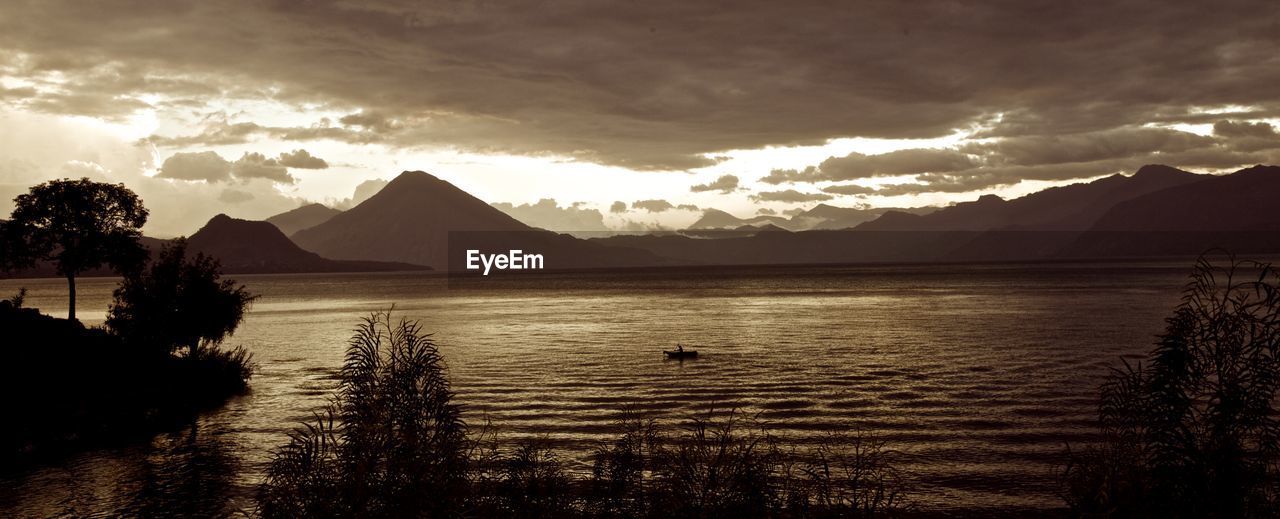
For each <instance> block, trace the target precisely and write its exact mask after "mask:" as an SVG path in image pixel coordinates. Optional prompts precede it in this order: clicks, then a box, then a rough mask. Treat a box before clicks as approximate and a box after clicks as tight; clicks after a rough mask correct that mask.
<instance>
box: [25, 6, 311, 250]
mask: <svg viewBox="0 0 1280 519" xmlns="http://www.w3.org/2000/svg"><path fill="white" fill-rule="evenodd" d="M0 23H3V22H0ZM0 37H2V36H0ZM3 66H4V59H3V54H2V53H0V68H2V67H3ZM4 119H5V123H4V124H0V143H3V144H2V145H0V150H2V153H0V215H7V214H8V212H9V211H10V210H12V205H11V204H8V202H10V201H11V200H12V198H13V196H16V195H17V194H19V193H22V192H26V191H27V189H28V188H29V187H30V186H32V185H35V184H37V183H39V182H43V181H46V180H48V179H52V178H62V177H66V176H69V175H73V176H75V177H79V176H88V177H90V178H94V179H96V180H99V181H103V182H110V183H122V184H124V185H125V186H126V187H128V188H129V189H131V190H133V191H134V192H135V193H137V194H138V196H139V197H141V198H142V202H143V204H144V205H145V206H146V208H147V209H148V210H149V211H150V212H151V217H150V218H149V219H148V220H147V225H146V227H144V228H143V232H144V233H145V234H146V235H148V236H152V237H157V238H168V237H173V236H179V235H189V234H191V233H193V232H195V231H196V230H197V229H199V228H200V227H201V226H202V225H204V224H205V222H207V221H208V220H209V218H211V217H213V216H214V215H216V214H218V213H227V214H230V215H231V216H234V217H237V218H246V219H250V220H260V219H264V218H267V217H269V216H272V215H274V214H278V213H280V212H283V211H287V210H289V209H293V208H296V207H298V205H299V204H300V203H301V202H302V200H301V199H299V198H296V197H293V196H290V195H288V194H286V193H284V192H282V191H281V190H280V189H279V184H277V183H275V182H273V181H270V180H266V179H258V178H251V179H240V180H238V181H236V183H235V184H234V186H230V185H228V184H227V183H225V182H222V181H217V180H215V181H213V182H209V181H207V180H206V178H209V177H212V178H214V179H225V178H226V175H227V174H226V171H227V170H228V169H229V168H230V163H229V162H227V161H226V160H225V159H223V158H222V157H220V156H217V155H216V154H200V153H193V154H190V155H189V156H178V157H176V158H175V157H173V156H170V157H168V159H163V156H162V157H161V158H156V157H155V155H154V154H153V150H152V149H150V148H148V147H142V146H137V145H136V143H135V142H133V140H132V139H131V138H125V137H121V136H120V135H119V134H117V133H115V132H114V131H112V129H111V128H107V127H104V126H99V125H86V124H83V123H82V122H81V121H75V120H69V119H67V118H64V117H59V116H55V115H49V114H42V113H35V112H22V111H18V112H13V113H8V114H6V115H5V116H4ZM162 159H163V160H162ZM170 159H171V160H170ZM165 162H168V164H167V167H165ZM157 166H159V167H157ZM200 168H211V171H205V172H201V171H200V170H199V169H200ZM157 169H159V170H161V171H160V172H159V173H157V174H156V176H154V177H152V176H148V174H149V172H151V171H155V170H157ZM166 171H167V172H168V173H169V175H171V176H173V175H176V176H177V177H196V181H181V180H175V179H174V178H171V177H166V176H165V175H164V173H165V172H166ZM228 187H233V190H235V191H240V192H244V193H247V194H249V195H252V196H253V198H252V199H249V200H245V201H242V202H239V203H237V204H234V205H232V204H229V203H228V202H225V201H222V200H219V198H221V197H223V196H224V191H226V190H227V188H228ZM230 196H233V197H234V196H235V195H230ZM239 198H244V197H239Z"/></svg>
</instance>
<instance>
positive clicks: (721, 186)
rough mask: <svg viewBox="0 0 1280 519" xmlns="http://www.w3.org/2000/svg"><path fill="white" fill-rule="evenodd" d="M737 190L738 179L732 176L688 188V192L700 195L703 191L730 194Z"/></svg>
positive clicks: (724, 176)
mask: <svg viewBox="0 0 1280 519" xmlns="http://www.w3.org/2000/svg"><path fill="white" fill-rule="evenodd" d="M736 189H738V177H737V176H734V175H723V176H721V177H720V178H717V179H715V180H713V181H711V182H708V183H706V184H697V185H694V186H692V187H690V188H689V191H692V192H694V193H701V192H704V191H719V192H721V193H725V194H728V193H732V192H733V191H734V190H736Z"/></svg>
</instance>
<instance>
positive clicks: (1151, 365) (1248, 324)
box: [1063, 257, 1280, 517]
mask: <svg viewBox="0 0 1280 519" xmlns="http://www.w3.org/2000/svg"><path fill="white" fill-rule="evenodd" d="M1278 282H1280V276H1278V275H1277V272H1276V271H1275V270H1274V269H1273V268H1271V266H1270V265H1266V264H1260V263H1255V262H1245V261H1236V260H1235V259H1234V258H1229V259H1228V261H1227V263H1226V264H1225V265H1221V266H1219V265H1216V264H1214V263H1213V262H1211V261H1210V260H1209V259H1207V258H1204V257H1202V258H1201V259H1200V260H1199V261H1197V264H1196V269H1195V272H1194V274H1193V275H1192V280H1191V282H1190V283H1189V284H1188V285H1187V287H1186V289H1185V290H1184V294H1183V298H1182V303H1181V304H1180V305H1179V306H1178V307H1177V309H1176V310H1175V311H1174V314H1173V316H1172V317H1170V318H1169V319H1167V327H1166V330H1165V332H1164V333H1163V334H1162V335H1161V336H1160V337H1159V339H1158V342H1157V345H1156V348H1155V349H1154V350H1153V351H1152V352H1151V354H1150V355H1149V356H1148V359H1147V361H1146V363H1145V365H1144V364H1142V363H1139V364H1137V365H1129V364H1128V363H1127V362H1126V363H1125V365H1124V367H1123V368H1121V369H1117V370H1115V372H1114V373H1113V374H1112V376H1111V377H1110V379H1109V380H1108V381H1107V382H1106V383H1105V384H1104V385H1103V387H1102V399H1101V404H1100V406H1099V418H1100V422H1101V427H1102V433H1103V437H1104V441H1103V442H1102V444H1101V445H1098V446H1093V447H1089V448H1086V449H1082V450H1080V451H1079V452H1078V453H1076V454H1075V455H1074V456H1072V457H1071V461H1070V462H1069V463H1068V465H1067V467H1066V470H1065V471H1064V478H1063V482H1064V491H1063V495H1064V498H1065V499H1066V501H1067V504H1068V505H1069V506H1071V508H1072V509H1073V510H1075V511H1076V512H1077V513H1079V514H1081V515H1121V516H1140V517H1151V516H1161V517H1258V516H1270V515H1273V514H1274V512H1275V510H1277V509H1280V508H1278V507H1280V414H1278V413H1277V409H1276V405H1275V399H1276V397H1277V392H1278V391H1280V290H1278V287H1280V283H1278Z"/></svg>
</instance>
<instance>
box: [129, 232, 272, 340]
mask: <svg viewBox="0 0 1280 519" xmlns="http://www.w3.org/2000/svg"><path fill="white" fill-rule="evenodd" d="M114 295H115V300H114V302H113V303H112V304H111V307H110V309H109V311H108V315H107V322H106V325H107V327H108V328H109V329H111V330H112V331H113V332H115V333H116V334H118V335H120V336H121V337H124V338H125V339H126V340H127V341H128V342H129V343H131V344H134V345H138V346H143V347H146V348H148V349H152V350H155V351H161V352H165V353H168V352H171V351H174V350H175V349H178V348H186V349H187V353H188V355H189V356H194V354H195V353H196V352H197V351H198V350H199V348H200V345H201V342H203V343H204V344H205V345H206V346H216V345H217V344H219V343H221V342H222V340H223V339H225V338H226V337H227V336H229V335H231V334H232V333H234V332H235V329H236V327H237V326H239V325H240V321H242V320H243V319H244V312H245V309H246V308H247V307H248V305H249V304H250V303H251V302H252V301H253V300H254V296H252V295H250V294H249V293H248V292H247V291H246V290H245V288H244V286H243V285H241V286H237V285H236V282H235V281H234V280H230V279H221V273H220V271H219V265H218V262H217V260H215V259H213V258H210V257H208V256H205V255H204V254H200V253H197V254H196V255H195V256H194V257H188V256H187V244H186V240H183V239H178V240H175V241H174V242H173V243H171V244H170V245H167V246H165V248H164V249H163V250H161V252H160V254H159V256H158V257H157V258H156V260H155V261H154V262H152V263H151V265H150V268H149V269H141V270H137V271H134V272H131V273H128V274H126V275H125V277H124V280H123V281H121V283H120V286H119V287H118V288H116V290H115V292H114Z"/></svg>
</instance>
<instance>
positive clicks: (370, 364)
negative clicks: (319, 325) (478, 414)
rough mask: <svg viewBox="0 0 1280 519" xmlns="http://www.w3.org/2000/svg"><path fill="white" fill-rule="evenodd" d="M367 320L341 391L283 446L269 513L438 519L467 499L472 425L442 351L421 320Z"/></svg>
mask: <svg viewBox="0 0 1280 519" xmlns="http://www.w3.org/2000/svg"><path fill="white" fill-rule="evenodd" d="M390 319H391V317H390V315H389V313H378V314H374V315H372V316H370V317H368V318H366V319H365V320H364V321H363V322H362V323H361V324H360V326H359V327H357V328H356V330H355V334H354V335H353V336H352V338H351V341H350V342H349V343H348V347H347V355H346V360H345V362H344V364H343V367H342V371H341V378H342V383H341V386H340V389H339V392H338V397H337V399H336V400H335V401H334V402H333V403H332V404H331V405H330V406H329V407H328V408H327V409H326V410H325V411H324V412H323V413H320V414H318V415H316V417H315V419H314V420H313V421H312V423H309V424H306V426H305V427H303V428H300V429H298V430H296V431H295V432H294V433H293V434H292V435H291V437H290V442H289V444H288V445H287V446H285V447H284V448H282V449H280V450H279V451H278V452H277V454H276V457H275V460H274V461H273V462H272V464H271V467H270V469H269V471H268V473H267V480H266V482H265V484H264V485H263V486H262V489H261V492H260V497H259V505H260V508H261V513H262V515H263V516H265V517H359V516H364V517H369V516H373V517H391V516H395V517H401V516H414V517H418V516H426V517H440V516H448V515H454V514H456V513H458V512H459V511H460V510H462V509H463V504H464V502H465V500H466V498H467V479H466V478H467V472H468V470H469V468H468V460H467V457H466V455H465V452H466V441H467V438H466V425H465V424H464V423H463V422H462V420H461V417H460V414H459V409H458V406H457V405H456V404H453V403H452V398H453V393H452V392H451V391H450V390H449V383H448V381H447V380H446V379H445V376H444V366H443V362H442V360H441V358H440V353H439V350H437V349H436V346H435V343H434V342H432V340H431V338H430V336H428V335H425V334H423V333H422V332H421V329H420V327H419V326H418V324H417V323H414V322H410V321H406V320H401V321H399V322H398V323H392V322H391V320H390Z"/></svg>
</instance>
